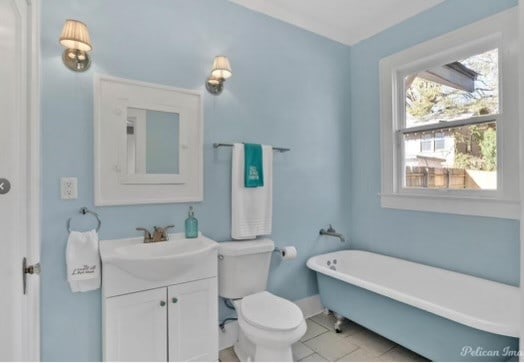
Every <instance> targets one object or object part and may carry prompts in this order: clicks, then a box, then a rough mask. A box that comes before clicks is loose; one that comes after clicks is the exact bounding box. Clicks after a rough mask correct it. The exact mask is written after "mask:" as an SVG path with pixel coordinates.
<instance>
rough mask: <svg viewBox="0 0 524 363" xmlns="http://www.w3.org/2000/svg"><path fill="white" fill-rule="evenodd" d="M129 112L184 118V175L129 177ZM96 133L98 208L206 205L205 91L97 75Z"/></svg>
mask: <svg viewBox="0 0 524 363" xmlns="http://www.w3.org/2000/svg"><path fill="white" fill-rule="evenodd" d="M128 108H138V109H144V110H154V111H163V112H171V113H177V114H179V116H180V123H179V125H180V126H179V127H180V132H179V173H178V174H129V173H128V163H127V133H126V127H127V113H128ZM94 130H95V135H94V151H95V152H94V154H95V157H94V164H95V165H94V167H95V170H94V171H95V172H94V174H95V205H97V206H104V205H130V204H157V203H184V202H199V201H202V200H203V108H202V93H201V92H199V91H194V90H185V89H180V88H173V87H168V86H163V85H157V84H151V83H145V82H139V81H132V80H127V79H121V78H115V77H111V76H105V75H98V74H97V75H96V76H95V80H94Z"/></svg>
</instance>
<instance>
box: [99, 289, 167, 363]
mask: <svg viewBox="0 0 524 363" xmlns="http://www.w3.org/2000/svg"><path fill="white" fill-rule="evenodd" d="M166 300H167V291H166V288H160V289H154V290H147V291H141V292H135V293H132V294H127V295H122V296H115V297H110V298H108V299H106V306H105V314H106V319H105V320H106V321H105V348H106V349H105V357H104V358H105V360H106V361H154V362H166V361H167V359H168V354H167V344H168V337H167V303H166Z"/></svg>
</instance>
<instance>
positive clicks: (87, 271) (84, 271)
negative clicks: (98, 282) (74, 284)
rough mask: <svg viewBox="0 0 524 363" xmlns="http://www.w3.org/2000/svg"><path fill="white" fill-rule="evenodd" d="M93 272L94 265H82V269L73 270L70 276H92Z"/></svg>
mask: <svg viewBox="0 0 524 363" xmlns="http://www.w3.org/2000/svg"><path fill="white" fill-rule="evenodd" d="M95 270H96V265H93V266H89V265H84V266H82V267H77V268H75V269H74V270H73V273H72V275H73V276H75V275H89V274H94V273H95Z"/></svg>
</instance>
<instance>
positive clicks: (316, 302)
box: [295, 294, 324, 319]
mask: <svg viewBox="0 0 524 363" xmlns="http://www.w3.org/2000/svg"><path fill="white" fill-rule="evenodd" d="M295 304H297V305H298V307H299V308H300V310H302V314H304V318H306V319H308V318H311V317H312V316H315V315H317V314H320V313H321V312H323V311H324V305H322V301H320V295H318V294H317V295H313V296H308V297H305V298H303V299H300V300H296V301H295Z"/></svg>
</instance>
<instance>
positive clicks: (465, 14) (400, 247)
mask: <svg viewBox="0 0 524 363" xmlns="http://www.w3.org/2000/svg"><path fill="white" fill-rule="evenodd" d="M516 4H517V1H516V0H497V1H493V0H448V1H446V2H444V3H442V4H440V5H438V6H437V7H435V8H433V9H431V10H429V11H427V12H424V13H422V14H420V15H418V16H416V17H413V18H411V19H409V20H407V21H405V22H403V23H401V24H399V25H397V26H394V27H392V28H390V29H388V30H386V31H385V32H382V33H380V34H378V35H376V36H374V37H372V38H370V39H367V40H365V41H363V42H361V43H359V44H357V45H356V46H354V47H352V48H351V59H350V64H351V66H350V69H351V96H350V101H351V102H350V109H351V133H350V134H351V139H350V143H349V144H350V147H351V151H350V156H351V170H352V172H353V173H352V177H351V197H350V202H351V203H350V206H351V218H350V221H351V222H350V226H351V238H352V248H358V249H365V250H371V251H375V252H379V253H383V254H387V255H391V256H398V257H402V258H406V259H409V260H413V261H417V262H423V263H426V264H430V265H434V266H438V267H444V268H448V269H451V270H455V271H459V272H464V273H468V274H472V275H476V276H480V277H485V278H488V279H492V280H497V281H501V282H505V283H509V284H515V285H517V284H518V282H519V223H518V222H517V221H510V220H503V219H495V218H479V217H468V216H457V215H446V214H436V213H421V212H409V211H399V210H392V209H382V208H381V207H380V198H379V196H378V193H379V192H380V142H379V140H380V115H379V89H378V85H379V66H378V64H379V61H380V59H381V58H384V57H386V56H388V55H391V54H393V53H396V52H398V51H401V50H403V49H406V48H409V47H411V46H413V45H415V44H417V43H420V42H423V41H425V40H428V39H431V38H434V37H436V36H439V35H442V34H445V33H447V32H449V31H452V30H455V29H458V28H460V27H462V26H465V25H467V24H470V23H473V22H474V21H476V20H480V19H482V18H484V17H486V16H489V15H491V14H493V13H496V12H499V11H501V10H504V9H506V8H509V7H512V6H514V5H516ZM515 151H516V150H515Z"/></svg>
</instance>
